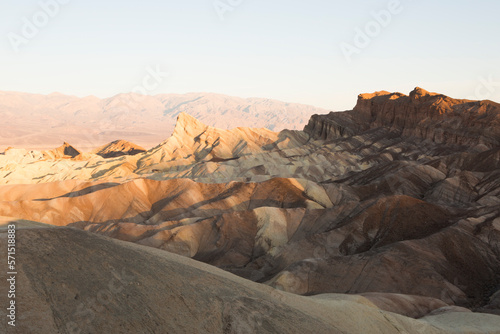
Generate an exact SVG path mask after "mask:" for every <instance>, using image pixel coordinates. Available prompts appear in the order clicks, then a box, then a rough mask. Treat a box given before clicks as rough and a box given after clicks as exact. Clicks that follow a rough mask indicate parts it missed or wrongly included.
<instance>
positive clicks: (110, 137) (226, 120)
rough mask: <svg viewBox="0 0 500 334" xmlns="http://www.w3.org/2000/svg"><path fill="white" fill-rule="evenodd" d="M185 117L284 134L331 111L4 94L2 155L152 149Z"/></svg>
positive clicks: (186, 97) (223, 101)
mask: <svg viewBox="0 0 500 334" xmlns="http://www.w3.org/2000/svg"><path fill="white" fill-rule="evenodd" d="M181 112H185V113H188V114H190V115H192V116H194V117H196V118H197V119H199V120H201V121H203V122H204V123H205V124H207V125H211V126H216V127H219V128H222V129H230V128H233V127H236V126H252V127H263V128H267V129H270V130H274V131H280V130H282V129H291V130H300V129H302V128H303V127H304V125H305V124H306V123H307V121H308V119H309V117H310V116H311V115H312V114H322V113H326V110H323V109H321V108H316V107H312V106H307V105H301V104H295V103H286V102H280V101H276V100H270V99H259V98H248V99H243V98H238V97H231V96H225V95H219V94H211V93H189V94H162V95H155V96H144V95H138V94H119V95H116V96H113V97H110V98H106V99H98V98H96V97H94V96H88V97H84V98H78V97H75V96H68V95H63V94H57V93H55V94H50V95H38V94H27V93H15V92H0V115H1V116H2V131H1V132H0V151H3V150H4V149H5V148H7V147H9V146H13V147H16V148H26V149H48V148H50V147H55V146H57V145H60V143H62V142H64V141H67V142H69V143H72V144H73V145H75V146H77V147H79V148H81V149H95V148H97V147H100V146H102V145H104V144H106V143H109V142H112V141H114V140H116V139H118V138H123V139H126V140H129V141H131V142H134V143H136V144H138V145H140V146H144V147H152V146H154V145H156V144H158V143H159V142H161V141H162V140H164V139H165V138H167V137H168V136H169V135H170V134H171V133H172V131H173V129H174V125H175V120H176V118H177V116H178V115H179V114H180V113H181Z"/></svg>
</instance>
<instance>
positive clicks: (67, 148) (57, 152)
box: [42, 142, 81, 159]
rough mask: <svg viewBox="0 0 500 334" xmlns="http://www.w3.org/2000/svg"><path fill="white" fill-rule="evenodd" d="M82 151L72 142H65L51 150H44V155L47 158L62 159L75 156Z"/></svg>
mask: <svg viewBox="0 0 500 334" xmlns="http://www.w3.org/2000/svg"><path fill="white" fill-rule="evenodd" d="M80 153H81V152H80V151H79V150H77V149H76V148H74V147H73V146H71V145H70V144H68V143H66V142H64V143H63V144H62V145H61V146H59V147H58V148H56V149H53V150H50V151H43V152H42V154H43V157H44V158H46V159H60V158H64V157H69V158H74V157H76V156H77V155H79V154H80Z"/></svg>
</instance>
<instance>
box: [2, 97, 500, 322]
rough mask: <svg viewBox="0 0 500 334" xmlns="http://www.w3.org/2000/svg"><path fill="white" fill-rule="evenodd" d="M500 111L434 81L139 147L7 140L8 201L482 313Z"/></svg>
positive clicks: (336, 285) (187, 124) (230, 262)
mask: <svg viewBox="0 0 500 334" xmlns="http://www.w3.org/2000/svg"><path fill="white" fill-rule="evenodd" d="M499 115H500V107H499V105H498V104H495V103H493V102H490V101H468V100H457V99H452V98H449V97H445V96H443V95H439V94H434V93H429V92H426V91H424V90H422V89H420V88H417V89H415V90H414V91H413V92H411V93H410V95H408V96H406V95H403V94H400V93H387V92H378V93H375V94H371V95H369V94H363V95H360V97H359V100H358V104H357V106H356V107H355V108H354V110H352V111H347V112H343V113H331V114H329V115H314V116H313V117H311V120H310V122H309V124H308V125H307V126H306V128H305V130H304V131H290V130H284V131H281V132H279V133H277V132H273V131H270V130H268V129H259V128H236V129H231V130H225V129H218V128H215V127H211V126H208V125H206V124H204V123H203V122H201V121H199V120H197V119H195V118H193V117H192V116H189V115H188V114H185V113H181V114H179V115H178V118H177V124H176V127H175V130H174V131H173V134H172V136H171V137H170V138H168V139H167V140H165V141H163V142H162V143H160V144H159V145H157V146H156V147H154V148H152V149H150V150H147V151H145V152H139V153H137V154H135V155H123V156H120V157H114V158H108V159H106V158H103V157H101V156H98V155H95V154H87V153H83V154H80V155H78V156H76V157H74V158H71V157H70V158H68V157H67V156H65V157H64V158H57V157H53V158H50V157H49V158H47V157H46V156H44V155H43V154H38V153H36V152H33V151H20V150H17V151H16V150H9V151H7V152H5V154H3V155H0V177H1V179H0V182H1V183H2V184H3V185H2V186H0V215H3V216H13V217H17V218H23V219H28V220H33V221H37V222H42V223H44V224H50V225H57V226H71V227H76V228H79V229H83V230H86V231H90V232H94V233H97V234H101V235H105V236H107V237H112V238H115V239H120V240H123V241H128V242H131V243H135V244H139V245H143V246H148V247H150V248H157V249H160V250H163V251H168V252H172V253H176V254H179V255H183V256H185V257H189V258H193V259H195V260H198V261H202V262H205V263H208V264H211V265H213V266H217V267H219V268H221V269H224V270H226V271H228V272H231V273H234V274H236V275H238V276H241V277H243V278H247V279H249V280H252V281H255V282H260V283H264V284H265V285H268V286H271V287H274V288H277V289H280V290H284V291H287V292H292V293H295V294H301V295H315V296H317V295H324V294H331V293H342V294H350V295H356V296H360V295H361V296H363V298H366V299H368V300H370V302H372V303H373V304H375V305H377V306H378V307H379V308H381V309H384V310H387V311H391V312H394V313H399V314H401V315H404V316H409V317H413V318H421V317H426V316H429V315H430V314H436V313H444V314H447V315H446V316H450V317H456V318H457V319H459V318H461V317H462V316H463V317H464V319H465V318H466V317H472V318H468V319H469V320H470V319H473V318H474V316H475V315H477V316H478V318H477V319H482V318H481V315H478V314H476V313H477V312H481V313H490V314H500V147H499V145H498V138H499V136H498V133H499V125H498V119H499V117H500V116H499ZM432 124H436V126H435V127H433V126H431V125H432ZM437 129H440V130H437ZM20 166H22V168H20ZM318 298H320V297H318ZM356 298H358V297H356ZM320 299H321V298H320ZM327 299H328V298H327ZM472 312H474V313H472ZM457 313H460V314H462V315H456V314H457ZM492 319H494V320H493V321H494V322H495V320H496V321H498V322H497V323H496V324H497V325H498V328H500V317H495V318H492ZM470 321H472V320H470ZM413 332H415V331H413Z"/></svg>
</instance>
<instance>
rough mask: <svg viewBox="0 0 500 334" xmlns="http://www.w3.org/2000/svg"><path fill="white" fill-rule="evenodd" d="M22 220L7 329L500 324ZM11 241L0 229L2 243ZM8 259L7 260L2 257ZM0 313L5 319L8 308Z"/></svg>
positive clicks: (374, 329)
mask: <svg viewBox="0 0 500 334" xmlns="http://www.w3.org/2000/svg"><path fill="white" fill-rule="evenodd" d="M5 221H6V222H9V220H5ZM15 224H16V225H17V228H18V232H17V238H18V240H19V241H18V247H19V249H22V252H20V253H19V257H18V261H19V263H20V264H22V270H20V271H19V273H18V275H17V277H16V279H17V281H16V282H17V283H16V284H17V286H18V287H19V289H18V293H17V297H16V301H17V307H18V315H19V318H18V320H17V325H16V327H15V328H11V327H7V324H6V321H2V323H1V325H0V326H2V327H1V328H2V332H3V333H14V332H15V333H34V332H36V333H80V332H82V333H235V334H236V333H238V334H241V333H366V332H370V333H384V334H388V333H401V332H405V333H430V334H432V333H444V332H451V331H453V332H454V333H479V332H486V331H489V332H490V333H493V332H494V331H495V330H496V329H497V323H496V320H497V319H496V318H497V317H496V316H492V315H477V314H468V313H455V314H453V313H448V314H436V315H429V316H427V317H425V318H423V319H420V320H414V319H411V318H407V317H403V316H399V315H396V314H393V313H390V312H385V311H381V310H380V309H379V308H378V307H377V306H376V305H375V304H374V303H372V302H371V301H370V300H369V299H367V298H364V297H348V296H341V295H322V296H316V297H315V298H312V297H302V296H297V295H291V294H288V293H285V292H280V291H277V290H274V289H272V288H270V287H267V286H265V285H259V284H255V283H252V282H250V281H248V280H244V279H241V278H238V277H236V276H234V275H231V274H229V273H226V272H224V271H222V270H219V269H217V268H214V267H211V266H207V265H204V264H201V263H199V262H196V261H193V260H190V259H186V258H183V257H179V256H177V255H174V254H170V253H168V252H161V251H158V250H155V249H152V248H147V247H143V246H138V245H134V244H131V243H125V242H120V241H115V240H112V239H108V238H103V237H99V236H96V235H93V234H90V233H87V232H83V231H78V230H74V229H69V228H41V227H37V226H36V225H34V224H32V223H30V222H20V221H18V222H16V223H15ZM6 239H7V238H6V233H1V231H0V246H1V247H2V248H6ZM103 254H105V256H103ZM1 258H2V260H5V254H4V253H2V255H1ZM3 290H4V288H2V294H1V297H0V300H1V301H2V304H4V305H5V304H6V303H7V301H6V296H7V293H6V291H3ZM0 316H1V317H2V318H5V317H6V311H5V309H4V308H2V309H1V310H0ZM464 326H467V327H466V329H465V327H464ZM461 327H462V328H464V329H461Z"/></svg>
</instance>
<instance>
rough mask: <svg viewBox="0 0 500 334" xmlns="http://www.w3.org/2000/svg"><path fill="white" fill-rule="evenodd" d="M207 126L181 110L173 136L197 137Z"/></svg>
mask: <svg viewBox="0 0 500 334" xmlns="http://www.w3.org/2000/svg"><path fill="white" fill-rule="evenodd" d="M207 128H208V126H207V125H205V124H203V123H202V122H201V121H199V120H197V119H196V118H194V117H193V116H191V115H189V114H187V113H185V112H181V113H180V114H179V116H177V122H176V123H175V128H174V133H173V136H174V137H179V136H181V137H183V136H190V137H196V136H198V135H199V134H201V133H203V132H204V131H205V130H206V129H207Z"/></svg>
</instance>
